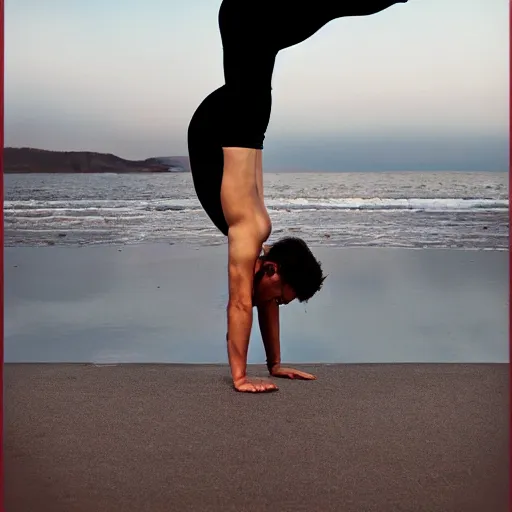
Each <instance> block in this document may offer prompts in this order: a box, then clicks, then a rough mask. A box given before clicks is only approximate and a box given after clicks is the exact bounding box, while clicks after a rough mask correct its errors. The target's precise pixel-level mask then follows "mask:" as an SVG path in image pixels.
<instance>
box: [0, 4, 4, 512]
mask: <svg viewBox="0 0 512 512" xmlns="http://www.w3.org/2000/svg"><path fill="white" fill-rule="evenodd" d="M4 12H5V8H4V0H0V192H1V194H0V197H1V199H2V201H1V206H0V244H1V250H0V295H1V297H2V298H1V307H0V331H1V333H2V334H1V336H0V338H1V342H0V345H1V346H0V510H1V511H2V512H3V511H4V510H5V507H4V393H3V391H4V53H5V52H4V48H5V45H4V32H5V30H4V27H5V20H4Z"/></svg>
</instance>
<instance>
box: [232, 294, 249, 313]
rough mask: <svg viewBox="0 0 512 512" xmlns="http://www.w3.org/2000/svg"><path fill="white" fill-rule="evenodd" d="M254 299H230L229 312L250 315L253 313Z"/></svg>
mask: <svg viewBox="0 0 512 512" xmlns="http://www.w3.org/2000/svg"><path fill="white" fill-rule="evenodd" d="M252 307H253V304H252V299H247V298H230V299H229V302H228V312H230V311H233V312H234V311H236V312H239V313H250V312H251V311H252Z"/></svg>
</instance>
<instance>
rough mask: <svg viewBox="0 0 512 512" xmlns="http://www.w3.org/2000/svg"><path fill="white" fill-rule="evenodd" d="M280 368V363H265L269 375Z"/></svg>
mask: <svg viewBox="0 0 512 512" xmlns="http://www.w3.org/2000/svg"><path fill="white" fill-rule="evenodd" d="M280 366H281V363H276V362H270V363H269V362H268V361H267V369H268V371H269V373H272V372H275V371H276V370H278V369H279V367H280Z"/></svg>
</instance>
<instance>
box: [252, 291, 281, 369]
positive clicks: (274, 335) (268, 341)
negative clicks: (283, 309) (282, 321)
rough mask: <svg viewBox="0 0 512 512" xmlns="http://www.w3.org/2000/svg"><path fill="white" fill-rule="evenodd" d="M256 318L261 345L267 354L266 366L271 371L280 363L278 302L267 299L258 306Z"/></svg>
mask: <svg viewBox="0 0 512 512" xmlns="http://www.w3.org/2000/svg"><path fill="white" fill-rule="evenodd" d="M258 320H259V325H260V332H261V338H262V340H263V346H264V347H265V353H266V355H267V368H268V371H269V372H270V373H272V368H274V367H276V366H279V365H280V364H281V344H280V340H279V304H277V303H276V302H274V301H269V302H266V303H265V304H263V305H261V306H258Z"/></svg>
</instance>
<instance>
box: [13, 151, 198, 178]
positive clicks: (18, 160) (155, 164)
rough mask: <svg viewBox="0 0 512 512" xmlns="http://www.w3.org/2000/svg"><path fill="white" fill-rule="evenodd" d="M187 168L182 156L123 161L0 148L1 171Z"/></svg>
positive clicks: (111, 157)
mask: <svg viewBox="0 0 512 512" xmlns="http://www.w3.org/2000/svg"><path fill="white" fill-rule="evenodd" d="M189 170H190V167H189V162H188V157H186V156H176V157H174V156H172V157H157V158H148V159H146V160H125V159H124V158H120V157H118V156H115V155H111V154H108V153H92V152H90V151H47V150H44V149H34V148H4V172H5V173H38V172H47V173H58V172H61V173H97V172H113V173H129V172H132V173H134V172H187V171H189Z"/></svg>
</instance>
